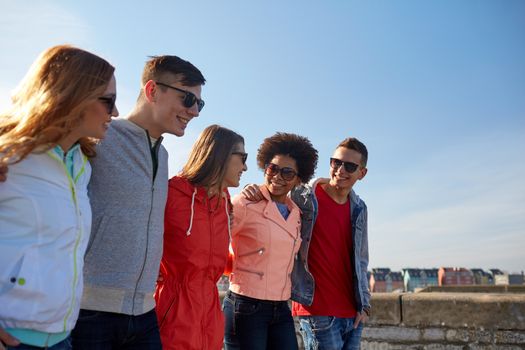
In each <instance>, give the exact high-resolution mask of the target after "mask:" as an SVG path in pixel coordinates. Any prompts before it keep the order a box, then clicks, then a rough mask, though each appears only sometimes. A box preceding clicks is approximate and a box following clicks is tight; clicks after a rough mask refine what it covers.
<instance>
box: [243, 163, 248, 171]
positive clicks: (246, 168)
mask: <svg viewBox="0 0 525 350" xmlns="http://www.w3.org/2000/svg"><path fill="white" fill-rule="evenodd" d="M246 170H248V166H247V165H246V163H244V164H243V167H242V171H246Z"/></svg>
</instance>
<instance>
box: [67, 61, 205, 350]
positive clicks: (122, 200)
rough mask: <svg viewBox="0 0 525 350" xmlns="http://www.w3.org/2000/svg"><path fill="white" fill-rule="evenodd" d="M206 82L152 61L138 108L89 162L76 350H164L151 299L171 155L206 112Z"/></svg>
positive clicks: (182, 68)
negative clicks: (173, 144) (170, 141)
mask: <svg viewBox="0 0 525 350" xmlns="http://www.w3.org/2000/svg"><path fill="white" fill-rule="evenodd" d="M204 83H205V79H204V77H203V75H202V74H201V72H200V71H199V70H198V69H197V68H196V67H195V66H193V65H192V64H191V63H190V62H187V61H185V60H182V59H180V58H179V57H177V56H158V57H152V58H151V59H150V60H149V61H148V62H146V65H145V67H144V72H143V74H142V88H141V91H140V95H139V97H138V99H137V103H136V105H135V107H134V109H133V110H132V111H131V113H130V114H129V115H128V116H127V117H125V118H118V119H115V120H113V122H112V123H111V124H110V127H109V130H108V132H107V134H106V137H105V138H104V139H103V140H102V141H101V142H100V144H99V145H98V146H97V156H96V157H95V158H94V159H93V161H92V167H93V174H92V177H91V181H90V184H89V195H90V198H91V206H92V210H93V226H92V232H91V238H90V241H89V244H88V248H87V252H86V257H85V267H84V282H85V285H84V295H83V298H82V305H81V310H80V315H79V319H78V322H77V325H76V327H75V329H74V331H73V334H72V336H73V348H74V349H77V350H109V349H121V348H122V349H123V348H125V349H137V350H138V349H141V350H148V349H161V342H160V336H159V330H158V325H157V317H156V315H155V310H154V308H155V302H154V299H153V293H154V291H155V283H156V280H157V276H158V271H159V265H160V259H161V257H162V235H163V227H164V207H165V204H166V197H167V186H168V153H167V151H166V149H165V148H164V147H163V146H162V145H161V142H162V134H163V133H170V134H174V135H176V136H183V135H184V130H185V128H186V126H187V124H188V123H189V122H190V121H191V119H193V118H195V117H197V116H198V115H199V112H200V111H201V109H202V108H203V106H204V101H203V100H202V99H201V87H202V85H204Z"/></svg>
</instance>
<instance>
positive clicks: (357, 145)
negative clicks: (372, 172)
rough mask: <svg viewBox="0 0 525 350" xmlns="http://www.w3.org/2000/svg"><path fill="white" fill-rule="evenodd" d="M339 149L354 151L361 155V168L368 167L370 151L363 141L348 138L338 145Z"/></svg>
mask: <svg viewBox="0 0 525 350" xmlns="http://www.w3.org/2000/svg"><path fill="white" fill-rule="evenodd" d="M339 147H344V148H348V149H353V150H354V151H356V152H358V153H359V154H361V166H362V167H366V163H367V162H368V150H367V149H366V146H365V145H364V144H363V143H362V142H361V141H359V140H358V139H356V138H355V137H348V138H346V139H344V140H343V141H341V143H340V144H339V145H337V148H339Z"/></svg>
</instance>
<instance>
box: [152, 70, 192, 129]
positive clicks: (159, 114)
mask: <svg viewBox="0 0 525 350" xmlns="http://www.w3.org/2000/svg"><path fill="white" fill-rule="evenodd" d="M159 82H160V80H159ZM162 83H163V84H166V85H170V86H173V87H175V88H177V89H181V90H184V91H188V92H191V93H193V94H194V95H195V96H196V97H197V98H198V99H201V90H202V86H201V85H197V86H185V85H183V84H181V83H180V82H179V79H176V78H174V77H173V75H167V76H166V77H164V79H162ZM145 88H151V89H154V104H153V113H152V120H150V122H149V124H150V125H148V131H149V132H150V135H151V136H152V137H155V138H158V137H160V136H161V135H162V134H163V133H169V134H173V135H175V136H183V135H184V131H185V130H186V126H187V125H188V123H189V122H190V121H191V120H192V119H193V118H195V117H198V116H199V109H198V105H197V103H195V104H194V105H192V106H191V107H185V106H184V103H183V101H184V97H185V94H184V92H181V91H177V90H175V89H172V88H169V87H166V86H161V85H159V84H156V83H155V82H154V81H149V82H148V83H147V86H146V87H145Z"/></svg>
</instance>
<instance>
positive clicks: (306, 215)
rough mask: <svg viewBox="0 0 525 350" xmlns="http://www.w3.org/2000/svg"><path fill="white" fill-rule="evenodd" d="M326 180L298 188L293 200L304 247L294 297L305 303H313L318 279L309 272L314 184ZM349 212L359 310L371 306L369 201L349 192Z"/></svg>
mask: <svg viewBox="0 0 525 350" xmlns="http://www.w3.org/2000/svg"><path fill="white" fill-rule="evenodd" d="M326 182H328V180H326V179H317V180H315V181H314V182H313V183H312V185H302V186H298V187H296V188H295V189H294V190H293V191H292V193H291V197H292V200H293V201H294V202H295V203H296V204H297V205H298V206H299V208H300V209H301V212H302V214H301V239H302V242H301V247H300V248H299V253H298V254H297V256H296V259H295V264H294V268H293V271H292V300H294V301H296V302H298V303H301V304H303V305H311V304H312V302H313V298H314V289H315V281H314V278H313V276H312V274H311V273H310V271H308V249H309V247H310V241H311V238H312V231H313V228H314V223H315V219H316V218H317V213H318V205H317V198H316V197H315V187H316V186H317V185H318V184H319V183H326ZM350 213H351V216H352V242H353V244H352V250H353V251H352V252H351V257H352V266H353V273H354V276H353V280H354V297H355V301H356V308H357V311H359V312H362V311H363V308H365V307H367V308H369V307H370V290H369V288H368V278H367V270H368V212H367V208H366V204H365V202H364V201H362V200H361V199H360V198H359V197H358V196H357V195H356V194H355V192H354V191H352V192H351V193H350Z"/></svg>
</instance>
